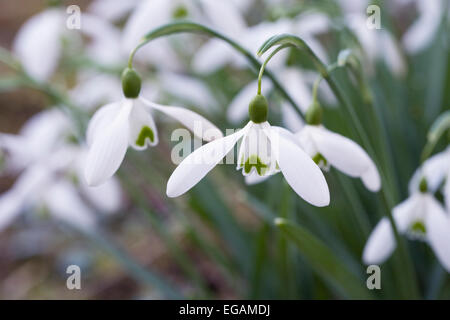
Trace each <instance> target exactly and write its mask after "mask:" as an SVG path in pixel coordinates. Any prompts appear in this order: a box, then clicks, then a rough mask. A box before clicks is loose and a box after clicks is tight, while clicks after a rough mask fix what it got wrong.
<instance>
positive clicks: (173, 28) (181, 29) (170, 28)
mask: <svg viewBox="0 0 450 320" xmlns="http://www.w3.org/2000/svg"><path fill="white" fill-rule="evenodd" d="M177 33H195V34H203V35H207V36H210V37H214V38H217V39H221V40H223V41H225V42H226V43H228V44H229V45H230V46H232V47H233V48H234V49H236V50H237V51H238V52H239V53H241V54H242V55H243V56H244V57H245V58H247V60H248V61H249V62H250V64H251V65H252V66H253V67H254V68H255V69H256V70H259V69H260V67H261V63H260V62H259V61H258V59H256V58H255V57H254V55H253V54H252V53H251V52H249V51H248V50H246V49H245V48H244V47H243V46H241V45H240V44H239V43H237V42H236V41H234V40H232V39H230V38H228V37H227V36H225V35H223V34H222V33H220V32H218V31H216V30H213V29H211V28H208V27H206V26H204V25H201V24H198V23H194V22H183V21H180V22H174V23H169V24H165V25H163V26H161V27H159V28H157V29H155V30H152V31H150V32H149V33H147V34H146V35H145V36H144V37H143V38H142V40H141V42H140V43H139V45H138V46H137V47H136V48H135V49H134V50H133V52H132V53H131V54H130V58H129V61H128V65H129V66H131V65H132V61H133V58H134V55H135V54H136V52H137V51H138V50H139V49H140V48H142V47H143V46H144V45H146V44H147V43H149V42H150V41H152V40H154V39H157V38H160V37H164V36H168V35H171V34H177ZM266 75H267V77H268V78H269V79H270V80H271V81H272V82H273V84H274V86H275V88H276V89H277V90H278V91H279V92H280V93H281V94H282V95H283V97H284V98H285V99H286V100H288V101H289V103H290V104H291V105H292V106H293V107H294V108H296V109H297V110H301V109H300V108H299V106H298V105H297V104H296V103H295V101H294V100H293V99H292V97H291V96H290V95H289V94H288V93H287V92H286V90H284V88H283V86H281V84H280V82H279V81H278V80H277V79H276V78H275V76H274V75H273V74H272V73H271V72H270V71H266ZM255 94H256V93H255Z"/></svg>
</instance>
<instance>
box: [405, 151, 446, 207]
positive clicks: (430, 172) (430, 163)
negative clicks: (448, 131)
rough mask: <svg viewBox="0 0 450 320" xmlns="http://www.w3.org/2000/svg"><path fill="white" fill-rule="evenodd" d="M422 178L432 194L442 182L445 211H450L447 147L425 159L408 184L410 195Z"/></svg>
mask: <svg viewBox="0 0 450 320" xmlns="http://www.w3.org/2000/svg"><path fill="white" fill-rule="evenodd" d="M422 177H425V179H426V180H427V184H428V189H429V190H430V191H431V192H433V193H434V192H436V191H437V190H438V189H439V188H440V186H441V185H442V182H444V186H443V188H442V193H443V195H444V200H445V204H446V207H447V210H449V211H450V147H447V149H445V150H444V151H442V152H440V153H437V154H435V155H434V156H432V157H431V158H429V159H427V160H426V161H425V162H424V163H423V165H422V167H421V168H419V169H418V170H417V171H416V172H415V173H414V175H413V177H412V178H411V181H410V183H409V190H410V192H411V193H412V192H413V191H414V190H417V188H418V187H419V185H420V181H421V179H422Z"/></svg>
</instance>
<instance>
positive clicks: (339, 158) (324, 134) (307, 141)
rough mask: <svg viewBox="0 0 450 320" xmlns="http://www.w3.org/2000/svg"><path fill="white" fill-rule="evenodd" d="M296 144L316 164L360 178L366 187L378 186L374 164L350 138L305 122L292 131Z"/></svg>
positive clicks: (373, 187) (379, 182) (372, 188)
mask: <svg viewBox="0 0 450 320" xmlns="http://www.w3.org/2000/svg"><path fill="white" fill-rule="evenodd" d="M296 137H297V138H298V140H299V142H300V145H301V146H302V148H303V150H305V151H306V153H307V154H309V155H310V156H311V157H312V158H313V159H315V161H316V162H317V163H319V165H320V166H321V167H322V168H324V169H327V168H328V167H329V165H331V166H333V167H336V169H338V170H339V171H342V172H343V173H345V174H346V175H348V176H350V177H354V178H361V180H362V182H363V183H364V185H365V186H366V187H367V189H369V190H370V191H373V192H376V191H379V190H380V188H381V179H380V175H379V173H378V170H377V167H376V166H375V164H374V163H373V161H372V159H370V157H369V155H368V154H367V153H366V151H364V149H363V148H361V147H360V146H359V145H358V144H357V143H355V142H354V141H352V140H350V139H348V138H346V137H344V136H342V135H340V134H337V133H334V132H331V131H330V130H328V129H326V128H325V127H324V126H322V125H318V126H316V125H306V126H305V127H304V128H303V129H302V130H301V131H300V132H298V133H297V134H296Z"/></svg>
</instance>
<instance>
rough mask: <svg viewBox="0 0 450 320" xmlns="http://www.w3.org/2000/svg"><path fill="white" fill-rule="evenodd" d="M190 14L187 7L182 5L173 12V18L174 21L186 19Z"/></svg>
mask: <svg viewBox="0 0 450 320" xmlns="http://www.w3.org/2000/svg"><path fill="white" fill-rule="evenodd" d="M188 13H189V11H188V9H187V8H186V7H185V6H183V5H180V6H178V7H176V8H175V10H173V12H172V17H173V18H174V19H184V18H186V17H187V16H188Z"/></svg>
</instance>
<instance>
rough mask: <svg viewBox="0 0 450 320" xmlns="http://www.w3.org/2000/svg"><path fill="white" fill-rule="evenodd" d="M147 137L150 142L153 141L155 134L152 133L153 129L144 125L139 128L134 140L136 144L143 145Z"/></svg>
mask: <svg viewBox="0 0 450 320" xmlns="http://www.w3.org/2000/svg"><path fill="white" fill-rule="evenodd" d="M147 138H149V139H150V141H151V142H155V134H154V133H153V130H152V129H150V127H148V126H144V127H142V129H141V132H140V133H139V136H138V138H137V140H136V145H138V146H139V147H144V146H145V140H146V139H147Z"/></svg>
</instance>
